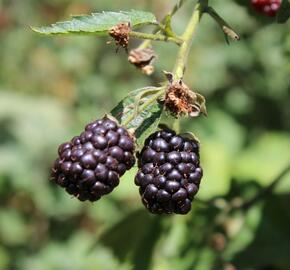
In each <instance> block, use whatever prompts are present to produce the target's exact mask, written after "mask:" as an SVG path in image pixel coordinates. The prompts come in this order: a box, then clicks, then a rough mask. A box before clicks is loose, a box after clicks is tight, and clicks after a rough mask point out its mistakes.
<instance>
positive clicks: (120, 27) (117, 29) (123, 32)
mask: <svg viewBox="0 0 290 270" xmlns="http://www.w3.org/2000/svg"><path fill="white" fill-rule="evenodd" d="M130 31H131V26H130V23H119V24H117V25H115V26H114V27H112V28H111V29H110V30H109V35H110V36H111V37H113V38H114V39H115V43H116V46H117V50H118V48H119V47H122V48H124V49H125V50H126V51H127V48H128V44H129V33H130Z"/></svg>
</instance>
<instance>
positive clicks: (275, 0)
mask: <svg viewBox="0 0 290 270" xmlns="http://www.w3.org/2000/svg"><path fill="white" fill-rule="evenodd" d="M251 2H252V6H253V7H254V9H255V10H257V11H258V12H260V13H263V14H265V15H267V16H269V17H273V16H275V15H276V13H277V11H278V10H279V8H280V5H281V0H251Z"/></svg>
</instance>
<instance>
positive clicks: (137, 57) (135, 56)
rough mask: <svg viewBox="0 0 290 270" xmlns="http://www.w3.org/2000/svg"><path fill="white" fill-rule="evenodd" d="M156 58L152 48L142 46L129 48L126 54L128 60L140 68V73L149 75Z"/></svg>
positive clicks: (152, 70)
mask: <svg viewBox="0 0 290 270" xmlns="http://www.w3.org/2000/svg"><path fill="white" fill-rule="evenodd" d="M155 58H156V54H155V53H154V51H153V49H152V48H143V49H135V50H131V51H130V53H129V56H128V61H129V62H130V63H131V64H133V65H134V66H135V67H136V68H138V69H140V70H141V71H142V73H144V74H146V75H151V74H152V73H153V72H154V66H153V65H152V64H153V62H154V60H155Z"/></svg>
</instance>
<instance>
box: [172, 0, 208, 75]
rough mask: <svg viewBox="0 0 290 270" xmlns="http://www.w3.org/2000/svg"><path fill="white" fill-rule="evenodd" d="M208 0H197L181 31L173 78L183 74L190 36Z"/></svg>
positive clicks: (190, 41)
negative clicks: (181, 41)
mask: <svg viewBox="0 0 290 270" xmlns="http://www.w3.org/2000/svg"><path fill="white" fill-rule="evenodd" d="M207 3H208V1H206V0H199V1H198V3H197V4H196V6H195V9H194V12H193V15H192V17H191V19H190V21H189V23H188V25H187V27H186V29H185V31H184V33H183V35H182V36H181V38H182V39H183V43H182V45H181V47H180V49H179V53H178V56H177V60H176V64H175V68H174V71H173V74H174V77H175V79H181V78H182V77H183V74H184V69H185V66H186V63H187V58H188V54H189V51H190V48H191V44H192V38H193V36H194V34H195V31H196V28H197V25H198V23H199V21H200V19H201V17H202V14H203V12H204V10H205V7H207Z"/></svg>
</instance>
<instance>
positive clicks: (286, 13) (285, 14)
mask: <svg viewBox="0 0 290 270" xmlns="http://www.w3.org/2000/svg"><path fill="white" fill-rule="evenodd" d="M289 17H290V2H289V0H283V1H282V4H281V8H280V10H279V12H278V15H277V21H278V23H285V22H287V20H288V19H289Z"/></svg>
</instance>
